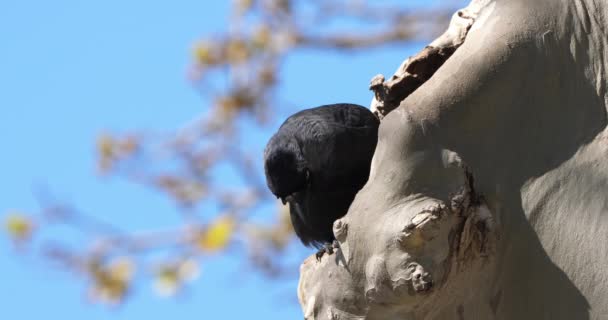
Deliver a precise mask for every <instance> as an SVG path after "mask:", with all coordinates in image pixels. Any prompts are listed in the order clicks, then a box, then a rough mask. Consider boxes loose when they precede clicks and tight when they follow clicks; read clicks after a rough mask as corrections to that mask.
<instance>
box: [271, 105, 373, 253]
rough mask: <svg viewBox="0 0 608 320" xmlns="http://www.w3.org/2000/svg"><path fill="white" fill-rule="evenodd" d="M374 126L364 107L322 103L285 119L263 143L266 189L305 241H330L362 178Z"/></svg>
mask: <svg viewBox="0 0 608 320" xmlns="http://www.w3.org/2000/svg"><path fill="white" fill-rule="evenodd" d="M378 125H379V121H378V119H377V118H376V117H375V116H374V115H373V114H372V113H371V112H370V111H369V110H368V109H367V108H365V107H362V106H358V105H354V104H332V105H325V106H321V107H317V108H312V109H307V110H303V111H300V112H298V113H296V114H294V115H292V116H291V117H289V118H287V120H285V122H284V123H283V125H281V127H280V128H279V131H278V132H277V133H276V134H275V135H274V136H272V138H271V139H270V141H269V142H268V144H267V146H266V149H265V150H264V171H265V174H266V182H267V184H268V188H269V189H270V191H271V192H272V193H273V194H274V195H275V196H277V197H278V198H281V200H283V202H289V209H290V215H291V222H292V224H293V227H294V230H295V232H296V235H297V236H298V237H299V238H300V240H302V242H303V243H304V244H305V245H313V246H315V247H318V248H319V247H321V246H322V245H323V244H325V243H329V242H332V240H334V236H333V232H332V226H333V223H334V221H335V220H336V219H338V218H340V217H342V216H343V215H344V214H346V212H347V211H348V208H349V206H350V204H351V203H352V201H353V199H354V197H355V195H356V194H357V192H358V191H359V190H360V189H361V188H362V187H363V185H364V184H365V182H366V181H367V179H368V176H369V170H370V165H371V160H372V156H373V154H374V150H375V149H376V143H377V140H378Z"/></svg>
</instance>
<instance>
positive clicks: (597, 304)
mask: <svg viewBox="0 0 608 320" xmlns="http://www.w3.org/2000/svg"><path fill="white" fill-rule="evenodd" d="M462 19H466V20H469V21H473V23H472V26H471V27H470V30H469V29H468V26H466V21H464V22H465V23H464V25H465V29H462V25H463V23H462V22H463V21H462ZM471 19H472V20H471ZM453 22H454V23H452V25H451V26H450V30H448V32H446V34H445V35H443V36H442V37H440V38H439V39H438V40H437V41H435V42H434V43H433V44H432V45H433V46H435V47H442V46H447V45H453V44H454V42H450V41H451V40H454V41H456V42H457V40H458V39H459V37H460V38H462V36H463V35H464V36H466V39H464V42H463V43H461V44H457V50H456V51H455V52H454V53H453V55H451V57H449V59H447V61H445V63H444V64H443V65H442V66H441V67H440V68H439V69H438V70H437V71H436V72H435V73H434V75H433V76H432V77H431V78H430V79H429V80H428V81H426V82H424V83H423V84H422V85H421V86H419V87H418V88H417V89H415V91H413V93H411V94H409V93H408V94H409V95H408V96H407V97H406V98H405V99H404V100H403V101H401V103H400V105H399V106H398V108H396V109H394V110H392V111H391V108H390V106H389V107H387V108H384V107H385V105H384V104H383V101H382V100H383V99H386V94H388V95H390V92H389V91H390V90H388V91H386V90H385V92H384V93H385V95H384V96H383V94H378V90H377V89H378V86H381V85H382V79H375V81H376V83H375V85H374V86H375V88H376V93H377V94H376V98H377V99H375V101H374V103H373V106H377V105H378V104H379V105H381V107H382V108H376V111H377V112H379V113H380V114H386V116H385V117H384V118H383V120H382V123H381V126H380V133H379V143H378V147H377V149H376V153H375V155H374V160H373V163H372V172H371V174H370V179H369V181H368V183H367V185H366V186H365V187H364V188H363V189H362V190H361V191H360V192H359V194H358V195H357V197H356V198H355V201H354V202H353V204H352V205H351V208H350V210H349V212H348V214H347V215H346V216H345V217H343V218H342V219H340V220H338V221H336V223H335V224H334V233H335V234H336V237H337V239H338V240H339V242H340V245H341V249H339V250H338V252H337V253H336V254H334V255H331V256H324V257H323V259H322V260H321V261H320V262H317V261H315V259H314V257H310V258H309V259H307V260H306V261H304V263H303V264H302V267H301V278H300V285H299V288H298V296H299V298H300V302H301V304H302V308H303V311H304V314H305V317H306V319H458V320H460V319H467V320H468V319H483V320H485V319H509V320H511V319H523V320H527V319H534V320H537V319H583V320H584V319H608V129H607V127H606V125H607V123H608V118H607V112H608V111H607V105H608V94H607V91H606V90H607V84H608V81H607V77H608V75H607V71H606V68H608V2H606V1H604V0H595V1H594V0H536V1H532V0H508V1H507V0H502V1H500V0H496V1H490V0H482V1H473V2H472V3H471V5H470V6H469V7H468V8H467V9H463V10H462V13H461V14H456V15H455V16H454V20H453ZM466 31H468V33H467V32H466ZM463 32H464V33H463ZM450 39H451V40H450ZM450 43H451V44H450ZM406 65H407V61H406V62H405V63H404V64H403V65H402V66H401V67H400V69H399V70H398V71H397V73H396V76H402V75H403V74H404V71H403V70H405V69H407V68H406ZM400 70H401V71H403V72H401V73H400ZM391 80H393V79H391ZM385 87H386V86H385ZM389 98H390V97H389ZM388 100H390V99H387V100H386V101H388ZM389 112H390V113H389Z"/></svg>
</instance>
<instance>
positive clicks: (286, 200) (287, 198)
mask: <svg viewBox="0 0 608 320" xmlns="http://www.w3.org/2000/svg"><path fill="white" fill-rule="evenodd" d="M291 200H293V196H292V195H288V196H286V197H281V202H283V205H285V204H287V202H291Z"/></svg>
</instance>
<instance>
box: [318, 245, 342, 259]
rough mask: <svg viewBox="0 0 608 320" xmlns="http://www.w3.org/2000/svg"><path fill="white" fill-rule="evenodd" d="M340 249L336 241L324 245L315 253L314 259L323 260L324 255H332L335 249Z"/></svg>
mask: <svg viewBox="0 0 608 320" xmlns="http://www.w3.org/2000/svg"><path fill="white" fill-rule="evenodd" d="M339 247H340V243H339V242H338V241H337V240H334V241H333V242H332V243H325V244H323V247H322V248H321V249H319V251H317V253H316V254H315V257H316V258H317V261H321V258H323V255H324V254H326V253H327V254H328V255H330V254H333V253H334V249H337V248H339Z"/></svg>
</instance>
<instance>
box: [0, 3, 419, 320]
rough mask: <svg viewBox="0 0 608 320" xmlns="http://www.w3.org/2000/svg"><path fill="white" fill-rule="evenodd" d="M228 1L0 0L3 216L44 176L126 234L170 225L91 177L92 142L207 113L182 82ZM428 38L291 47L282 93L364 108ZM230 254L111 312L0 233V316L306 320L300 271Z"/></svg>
mask: <svg viewBox="0 0 608 320" xmlns="http://www.w3.org/2000/svg"><path fill="white" fill-rule="evenodd" d="M229 3H230V2H229V1H213V2H211V1H191V0H187V1H179V2H167V1H163V2H161V1H140V0H137V1H135V0H134V1H115V0H112V1H87V2H84V1H76V0H56V1H19V2H18V1H10V2H9V1H0V4H2V10H0V41H1V44H0V148H1V150H2V161H1V165H0V178H1V183H0V218H1V217H2V215H4V213H5V212H7V211H9V210H11V209H20V210H24V211H26V212H27V211H30V212H31V211H35V210H36V209H37V208H38V206H37V203H36V201H35V198H34V197H33V195H32V190H33V189H34V188H35V186H36V185H38V184H46V185H48V186H49V187H50V188H51V189H52V190H53V191H54V192H55V193H56V194H57V196H58V197H59V198H60V199H62V200H65V201H68V202H70V203H73V204H74V205H76V206H77V207H79V208H82V209H83V210H84V211H86V212H87V213H88V214H91V215H95V216H96V217H98V218H99V219H103V220H107V221H119V222H120V224H121V225H123V226H125V227H126V228H127V229H133V230H135V229H137V230H141V229H148V228H160V227H163V226H171V225H175V224H176V223H178V222H179V219H178V216H177V215H175V214H173V213H174V212H175V211H176V210H175V207H174V205H173V203H172V202H171V201H169V200H168V199H166V198H165V197H163V196H161V195H159V194H158V193H157V192H155V191H152V190H149V189H146V188H143V187H141V186H138V185H134V184H131V183H129V182H127V181H124V180H121V179H119V178H100V177H99V176H98V175H96V166H95V150H94V141H95V138H96V136H97V135H98V134H99V133H100V132H104V131H110V132H127V131H130V130H140V129H144V130H155V131H161V132H163V131H165V132H170V131H171V130H174V129H176V128H178V127H180V126H181V125H183V124H184V123H186V122H188V121H189V120H191V119H192V118H193V117H196V116H197V115H200V114H201V113H202V112H204V111H205V103H204V101H203V100H202V99H201V96H200V95H199V94H198V93H197V92H196V90H194V89H193V88H192V86H191V84H190V83H189V82H188V80H187V79H186V71H187V67H188V65H189V63H190V62H191V60H190V58H191V56H190V50H191V47H192V45H193V43H194V42H195V41H196V40H197V39H200V38H201V37H203V36H204V35H208V34H213V33H216V32H220V31H222V30H225V29H226V25H227V21H226V18H227V14H228V11H227V8H228V7H227V6H228V5H229ZM422 45H423V44H414V45H412V46H408V47H403V46H402V47H388V48H382V49H378V50H373V51H365V52H362V53H358V54H348V55H347V54H343V53H339V52H332V53H327V52H323V53H321V52H319V51H312V50H311V51H302V52H298V53H297V54H295V55H293V56H291V57H290V58H289V59H287V61H286V62H285V65H284V68H283V70H284V72H283V73H282V74H281V80H282V81H283V84H282V86H281V97H282V98H284V99H285V100H287V101H289V102H292V103H294V104H296V105H298V106H301V107H312V106H315V105H320V104H326V103H333V102H352V103H359V104H362V105H369V101H370V99H371V93H370V92H369V91H367V85H368V82H369V80H370V79H371V77H372V76H374V75H375V74H377V73H383V74H385V75H387V76H388V75H391V74H392V72H393V71H394V69H395V68H396V67H397V66H398V64H399V63H400V61H401V59H403V58H404V57H407V56H408V55H411V54H413V53H414V52H415V50H416V49H417V48H420V47H421V46H422ZM318 72H323V73H324V74H326V75H327V74H331V75H333V76H331V77H328V76H324V77H318V76H317V75H318V74H317V73H318ZM278 124H279V123H278V122H277V123H276V124H275V125H278ZM270 134H271V132H270V131H268V132H262V133H260V134H258V135H255V137H256V139H255V141H252V146H251V148H252V150H253V151H255V152H257V151H261V150H262V148H263V145H264V143H265V142H266V139H267V138H268V137H269V136H270ZM55 232H60V237H59V239H60V240H65V241H67V243H70V244H72V245H77V244H78V241H79V240H80V239H81V238H80V237H81V236H78V235H75V234H72V233H70V232H69V231H68V230H61V229H60V230H59V231H55ZM43 236H44V235H43ZM303 252H304V253H305V254H308V253H310V252H308V251H303ZM238 259H239V257H232V256H226V257H218V258H212V259H208V260H205V262H204V264H203V265H202V274H201V276H200V278H199V279H198V280H197V281H196V282H195V283H193V284H192V285H191V286H190V287H189V290H188V291H187V292H186V294H185V295H183V296H182V297H180V298H179V299H163V298H159V297H157V296H156V295H155V294H154V292H153V290H152V289H151V288H150V286H147V285H146V284H145V283H144V284H142V285H141V286H139V287H138V290H137V292H135V293H134V294H133V295H132V296H131V297H130V299H129V300H128V301H127V304H125V305H123V306H121V307H120V308H117V309H108V308H106V307H103V306H102V305H96V304H91V303H89V302H87V301H86V299H84V292H85V289H86V287H85V285H84V284H83V283H82V282H80V281H78V280H77V279H76V278H74V277H72V276H71V275H69V274H65V273H62V272H60V271H58V270H57V269H54V268H51V267H50V266H49V265H47V264H45V263H41V262H40V261H38V260H35V259H34V258H33V256H31V255H30V256H20V255H16V254H15V252H14V250H13V247H12V246H11V244H10V243H9V241H7V239H6V237H1V238H0V261H1V262H0V283H2V285H3V295H4V297H3V298H2V303H1V305H2V311H1V313H0V314H1V317H2V318H3V319H42V318H49V317H50V318H52V319H90V320H95V319H108V318H115V319H130V320H132V319H167V318H171V319H201V318H210V319H215V318H221V319H239V318H240V319H242V318H252V315H253V317H254V318H264V319H292V318H301V311H300V308H299V305H298V304H297V299H296V291H295V288H296V285H297V279H295V278H294V279H292V280H270V279H267V278H264V277H263V276H261V275H259V274H257V273H255V272H253V271H252V272H251V273H243V272H242V263H240V262H239V261H238Z"/></svg>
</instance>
